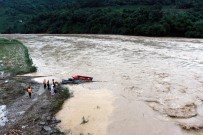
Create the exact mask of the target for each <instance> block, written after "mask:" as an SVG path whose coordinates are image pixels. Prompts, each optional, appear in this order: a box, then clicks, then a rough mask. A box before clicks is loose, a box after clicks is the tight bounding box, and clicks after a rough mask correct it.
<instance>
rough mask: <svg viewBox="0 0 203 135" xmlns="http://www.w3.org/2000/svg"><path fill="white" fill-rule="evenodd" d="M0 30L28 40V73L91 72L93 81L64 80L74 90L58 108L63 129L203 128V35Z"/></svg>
mask: <svg viewBox="0 0 203 135" xmlns="http://www.w3.org/2000/svg"><path fill="white" fill-rule="evenodd" d="M1 37H7V38H15V39H18V40H20V41H22V42H23V43H24V44H25V45H26V46H27V47H28V49H29V51H30V56H31V57H32V59H33V62H34V64H35V65H36V66H37V67H38V71H37V73H34V74H30V75H32V76H35V75H39V76H47V77H46V79H52V78H55V79H56V80H57V81H61V79H62V78H68V77H70V76H72V75H77V74H79V75H88V76H93V77H94V80H95V82H92V83H86V84H80V85H68V86H67V87H69V89H70V90H71V91H72V92H73V93H74V97H73V98H71V99H69V100H67V101H66V102H65V103H64V105H63V109H62V110H61V111H59V112H58V113H57V118H58V119H61V120H62V122H61V123H60V124H59V125H58V127H59V128H60V129H61V130H62V131H64V132H66V133H67V134H68V133H69V134H72V135H80V134H83V135H196V134H198V135H202V134H203V130H202V129H201V128H203V39H184V38H147V37H134V36H117V35H1ZM40 79H41V80H40ZM40 79H39V80H40V81H42V80H43V79H44V78H40ZM83 120H85V121H86V123H82V121H83ZM185 129H188V130H185Z"/></svg>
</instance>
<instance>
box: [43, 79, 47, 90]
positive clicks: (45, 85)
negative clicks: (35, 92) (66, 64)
mask: <svg viewBox="0 0 203 135" xmlns="http://www.w3.org/2000/svg"><path fill="white" fill-rule="evenodd" d="M43 84H44V89H46V87H47V82H46V79H44V82H43Z"/></svg>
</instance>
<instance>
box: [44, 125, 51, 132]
mask: <svg viewBox="0 0 203 135" xmlns="http://www.w3.org/2000/svg"><path fill="white" fill-rule="evenodd" d="M43 129H44V130H45V131H47V132H48V131H51V128H50V127H49V126H44V127H43Z"/></svg>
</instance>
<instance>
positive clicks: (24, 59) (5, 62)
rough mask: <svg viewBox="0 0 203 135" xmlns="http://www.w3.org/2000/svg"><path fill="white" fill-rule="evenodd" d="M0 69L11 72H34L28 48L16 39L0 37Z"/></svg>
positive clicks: (34, 68)
mask: <svg viewBox="0 0 203 135" xmlns="http://www.w3.org/2000/svg"><path fill="white" fill-rule="evenodd" d="M0 71H1V72H6V73H11V74H24V73H29V72H35V71H36V67H34V66H33V63H32V60H31V59H30V57H29V54H28V49H27V48H26V47H25V46H24V45H23V44H22V43H20V42H19V41H17V40H7V39H0Z"/></svg>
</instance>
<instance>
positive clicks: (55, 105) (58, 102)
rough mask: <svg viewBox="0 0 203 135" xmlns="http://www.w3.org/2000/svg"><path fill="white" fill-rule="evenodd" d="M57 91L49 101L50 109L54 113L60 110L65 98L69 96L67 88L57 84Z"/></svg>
mask: <svg viewBox="0 0 203 135" xmlns="http://www.w3.org/2000/svg"><path fill="white" fill-rule="evenodd" d="M57 89H58V93H57V94H56V95H55V96H54V98H53V100H52V101H51V111H52V112H54V113H56V112H58V111H59V110H61V107H62V105H63V103H64V101H65V100H66V99H68V98H69V97H70V92H69V89H68V88H65V87H62V86H61V85H60V84H59V85H58V88H57Z"/></svg>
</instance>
